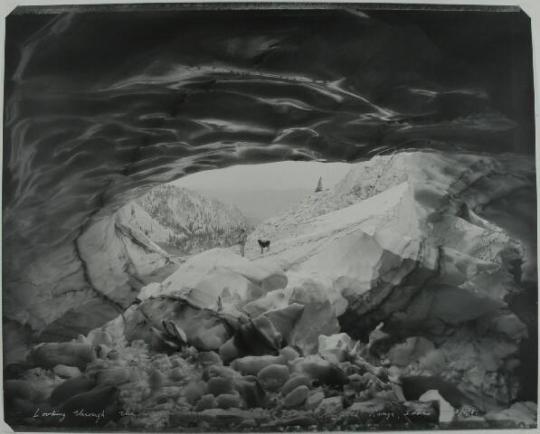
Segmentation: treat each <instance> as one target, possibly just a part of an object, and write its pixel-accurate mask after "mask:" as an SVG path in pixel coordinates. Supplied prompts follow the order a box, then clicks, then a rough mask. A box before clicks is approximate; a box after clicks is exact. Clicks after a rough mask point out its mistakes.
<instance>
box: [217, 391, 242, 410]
mask: <svg viewBox="0 0 540 434" xmlns="http://www.w3.org/2000/svg"><path fill="white" fill-rule="evenodd" d="M216 402H217V406H218V407H219V408H222V409H224V410H227V409H229V408H240V407H241V406H242V403H241V401H240V395H238V394H237V393H224V394H223V395H219V396H218V397H217V398H216Z"/></svg>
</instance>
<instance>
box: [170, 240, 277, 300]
mask: <svg viewBox="0 0 540 434" xmlns="http://www.w3.org/2000/svg"><path fill="white" fill-rule="evenodd" d="M286 285H287V277H286V275H285V273H283V271H282V270H281V268H280V267H279V266H277V265H275V264H272V263H271V262H266V263H258V262H257V261H253V262H252V261H249V260H248V259H246V258H243V257H241V256H239V255H237V254H236V253H234V252H232V251H231V250H229V249H222V248H214V249H210V250H206V251H204V252H202V253H199V254H197V255H194V256H192V257H190V258H189V259H188V260H187V261H186V262H185V263H184V264H182V265H181V266H180V267H179V268H178V270H177V271H176V272H175V273H173V274H172V275H171V276H169V277H168V278H167V279H165V281H164V282H163V283H162V285H161V290H160V291H161V294H171V293H174V292H177V291H181V292H183V293H184V294H185V295H186V297H188V298H189V299H190V301H191V302H192V303H193V304H194V305H196V306H199V307H201V308H202V307H204V308H211V309H217V307H218V303H219V300H221V303H222V307H224V308H225V309H228V308H233V309H235V308H237V307H240V306H242V305H244V304H246V303H248V302H249V301H251V300H254V299H257V298H259V297H261V296H263V295H264V294H265V293H266V292H268V291H271V290H274V289H277V288H284V287H285V286H286Z"/></svg>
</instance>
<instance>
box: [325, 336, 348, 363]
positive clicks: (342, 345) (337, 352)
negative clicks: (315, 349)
mask: <svg viewBox="0 0 540 434" xmlns="http://www.w3.org/2000/svg"><path fill="white" fill-rule="evenodd" d="M351 347H352V340H351V338H350V337H349V335H348V334H347V333H339V334H335V335H332V336H325V335H320V336H319V355H320V356H321V357H322V358H323V359H325V360H328V361H329V362H330V363H340V362H343V361H345V358H346V356H347V354H348V352H349V350H350V349H351Z"/></svg>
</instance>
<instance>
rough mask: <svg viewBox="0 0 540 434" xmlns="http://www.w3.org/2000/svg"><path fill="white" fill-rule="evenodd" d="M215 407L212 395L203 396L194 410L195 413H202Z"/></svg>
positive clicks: (215, 403) (214, 399) (215, 402)
mask: <svg viewBox="0 0 540 434" xmlns="http://www.w3.org/2000/svg"><path fill="white" fill-rule="evenodd" d="M216 407H217V401H216V398H215V397H214V395H210V394H209V395H203V396H202V397H201V399H200V400H199V402H198V403H197V406H196V407H195V409H196V410H197V411H203V410H208V409H210V408H216Z"/></svg>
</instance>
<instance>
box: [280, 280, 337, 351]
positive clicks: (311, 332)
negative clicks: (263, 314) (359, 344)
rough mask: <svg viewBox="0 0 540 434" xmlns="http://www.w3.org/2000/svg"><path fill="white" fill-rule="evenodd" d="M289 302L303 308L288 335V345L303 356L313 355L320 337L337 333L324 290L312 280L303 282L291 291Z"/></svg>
mask: <svg viewBox="0 0 540 434" xmlns="http://www.w3.org/2000/svg"><path fill="white" fill-rule="evenodd" d="M289 301H290V303H291V304H293V303H296V304H299V305H303V306H304V309H303V311H302V315H301V316H300V318H299V319H298V320H297V321H296V325H295V327H294V330H293V331H292V333H290V337H289V344H290V345H294V346H296V347H298V348H300V349H301V350H302V351H303V352H304V354H314V353H315V352H316V351H317V347H318V345H319V336H320V335H332V334H334V333H337V332H338V331H339V323H338V320H337V317H336V312H335V311H334V308H333V307H332V304H331V303H330V300H329V299H328V296H327V294H326V291H325V288H324V287H323V286H322V285H320V284H318V283H317V282H315V281H314V280H305V281H304V282H303V283H302V284H301V285H300V286H297V287H295V288H294V289H293V291H292V293H291V296H290V300H289Z"/></svg>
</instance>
